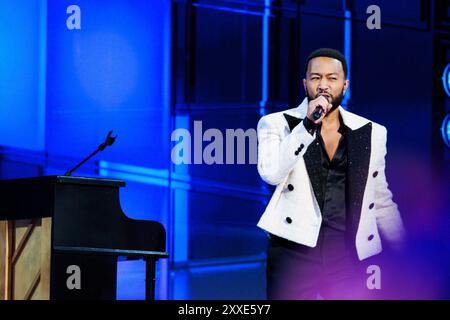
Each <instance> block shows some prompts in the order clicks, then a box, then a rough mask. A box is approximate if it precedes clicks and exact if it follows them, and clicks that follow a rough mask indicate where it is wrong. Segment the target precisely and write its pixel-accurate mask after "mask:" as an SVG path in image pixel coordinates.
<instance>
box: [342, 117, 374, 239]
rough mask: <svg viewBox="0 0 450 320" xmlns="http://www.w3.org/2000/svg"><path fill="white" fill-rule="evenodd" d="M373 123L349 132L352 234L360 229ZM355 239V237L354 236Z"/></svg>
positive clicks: (349, 219)
mask: <svg viewBox="0 0 450 320" xmlns="http://www.w3.org/2000/svg"><path fill="white" fill-rule="evenodd" d="M371 136H372V123H371V122H369V123H367V124H366V125H364V126H362V127H360V128H358V129H356V130H350V129H349V130H348V134H347V152H348V155H347V156H348V158H347V159H348V163H347V180H346V181H347V197H346V198H347V226H348V227H349V228H350V230H351V235H352V236H355V235H356V232H357V231H358V225H359V220H360V217H361V208H362V201H363V197H364V191H365V188H366V182H367V177H368V173H369V163H370V153H371ZM353 239H354V238H353Z"/></svg>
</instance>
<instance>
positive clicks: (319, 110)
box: [313, 106, 323, 120]
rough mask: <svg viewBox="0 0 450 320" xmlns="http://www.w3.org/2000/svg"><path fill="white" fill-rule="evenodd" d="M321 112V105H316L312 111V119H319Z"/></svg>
mask: <svg viewBox="0 0 450 320" xmlns="http://www.w3.org/2000/svg"><path fill="white" fill-rule="evenodd" d="M322 113H323V109H322V107H320V106H319V107H317V108H316V110H314V113H313V118H314V120H319V119H320V117H321V116H322Z"/></svg>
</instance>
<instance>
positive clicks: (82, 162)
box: [64, 130, 117, 176]
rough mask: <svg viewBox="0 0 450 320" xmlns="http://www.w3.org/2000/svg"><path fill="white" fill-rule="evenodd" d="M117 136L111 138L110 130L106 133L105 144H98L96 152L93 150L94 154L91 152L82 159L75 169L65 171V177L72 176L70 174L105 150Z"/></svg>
mask: <svg viewBox="0 0 450 320" xmlns="http://www.w3.org/2000/svg"><path fill="white" fill-rule="evenodd" d="M116 138H117V136H115V137H113V136H112V130H111V131H109V132H108V135H107V136H106V139H105V142H103V143H102V144H100V145H99V146H98V147H97V150H95V151H94V152H92V153H91V154H90V155H89V156H87V157H86V158H85V159H83V161H81V162H80V163H79V164H77V165H76V166H75V167H73V168H72V169H70V170H69V171H67V172H66V173H65V174H64V175H65V176H70V175H72V173H73V172H74V171H75V170H77V169H78V168H79V167H81V166H82V165H83V164H84V163H85V162H86V161H88V160H89V159H90V158H92V157H93V156H95V155H96V154H97V153H98V152H100V151H103V150H105V148H106V147H109V146H111V145H112V144H113V143H114V141H116Z"/></svg>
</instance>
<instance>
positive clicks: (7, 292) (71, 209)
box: [0, 176, 168, 300]
mask: <svg viewBox="0 0 450 320" xmlns="http://www.w3.org/2000/svg"><path fill="white" fill-rule="evenodd" d="M124 186H125V182H124V181H121V180H112V179H95V178H83V177H70V176H44V177H36V178H27V179H15V180H3V181H0V237H1V239H0V279H1V280H0V299H52V300H54V299H85V300H93V299H95V300H97V299H102V300H114V299H116V278H117V260H118V257H126V258H127V259H145V261H146V299H149V300H151V299H154V291H155V264H156V261H157V260H158V259H160V258H167V257H168V254H167V252H166V232H165V229H164V226H163V225H162V224H161V223H159V222H155V221H146V220H134V219H130V218H128V217H127V216H126V215H125V214H124V213H123V211H122V209H121V206H120V201H119V188H120V187H124Z"/></svg>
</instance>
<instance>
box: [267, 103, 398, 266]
mask: <svg viewBox="0 0 450 320" xmlns="http://www.w3.org/2000/svg"><path fill="white" fill-rule="evenodd" d="M307 108H308V101H307V99H306V98H305V99H304V100H303V102H302V103H301V104H300V105H299V106H298V107H297V108H293V109H289V110H286V111H282V112H277V113H272V114H268V115H266V116H264V117H262V118H261V119H260V121H259V122H258V172H259V174H260V176H261V178H262V179H263V180H264V181H265V182H267V183H269V184H271V185H276V189H275V191H274V193H273V195H272V198H271V199H270V202H269V203H268V205H267V208H266V210H265V212H264V213H263V215H262V216H261V218H260V220H259V222H258V227H260V228H262V229H263V230H265V231H267V232H268V233H271V234H274V235H277V236H279V237H282V238H285V239H287V240H290V241H293V242H296V243H299V244H303V245H306V246H309V247H315V246H316V244H317V238H318V236H319V231H320V227H321V223H322V213H321V211H320V207H319V205H318V200H317V198H318V197H319V198H321V197H322V196H323V195H321V194H320V191H319V190H320V189H321V188H320V187H319V185H320V184H321V181H320V179H321V178H320V174H319V172H320V171H315V170H319V168H318V165H317V163H320V162H318V160H317V156H318V155H319V152H320V151H319V150H320V149H319V148H320V146H319V143H318V142H317V140H316V134H314V136H312V135H311V134H310V133H308V132H307V131H306V129H305V127H304V125H303V123H302V122H301V120H302V119H303V118H304V117H305V116H306V113H307ZM338 109H339V112H340V113H341V116H342V120H343V122H344V124H345V125H346V126H347V127H348V128H349V129H350V130H349V134H348V136H347V142H348V148H347V150H348V155H347V156H348V171H347V182H348V195H349V198H350V199H348V203H349V205H348V207H347V209H348V210H350V212H351V215H350V218H349V219H351V220H352V221H351V223H350V225H352V226H353V229H354V230H353V236H354V243H355V246H356V252H357V254H358V258H359V260H363V259H366V258H368V257H370V256H373V255H375V254H378V253H380V252H381V251H382V245H381V238H380V234H379V233H380V232H381V235H382V236H383V239H384V240H386V241H388V242H389V243H390V244H391V245H392V247H394V248H399V247H400V246H402V244H403V240H404V236H405V231H404V227H403V222H402V219H401V216H400V213H399V211H398V209H397V205H396V204H395V203H394V202H393V200H392V193H391V191H390V190H389V188H388V184H387V182H386V177H385V155H386V139H387V130H386V128H385V127H383V126H381V125H379V124H377V123H375V122H371V121H369V120H367V119H365V118H363V117H360V116H358V115H356V114H353V113H351V112H348V111H346V110H344V109H343V108H342V107H341V106H339V108H338ZM288 185H291V186H290V188H288V187H287V186H288Z"/></svg>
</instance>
